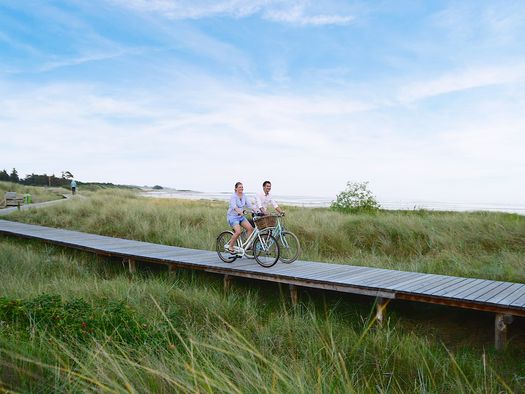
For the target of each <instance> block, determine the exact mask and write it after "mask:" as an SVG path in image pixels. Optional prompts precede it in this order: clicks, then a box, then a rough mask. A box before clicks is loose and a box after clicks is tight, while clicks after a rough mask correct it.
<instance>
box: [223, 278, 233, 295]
mask: <svg viewBox="0 0 525 394" xmlns="http://www.w3.org/2000/svg"><path fill="white" fill-rule="evenodd" d="M231 287H232V277H231V276H230V275H224V291H226V292H228V291H230V289H231Z"/></svg>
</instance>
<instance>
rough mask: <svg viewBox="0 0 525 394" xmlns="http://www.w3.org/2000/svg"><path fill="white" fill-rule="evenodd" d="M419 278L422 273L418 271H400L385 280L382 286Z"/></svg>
mask: <svg viewBox="0 0 525 394" xmlns="http://www.w3.org/2000/svg"><path fill="white" fill-rule="evenodd" d="M417 278H421V274H420V273H418V272H405V271H399V272H398V273H396V274H395V275H392V276H391V277H390V279H389V280H384V281H383V282H382V283H381V286H385V287H386V286H390V285H399V284H401V283H406V282H407V281H409V280H416V279H417Z"/></svg>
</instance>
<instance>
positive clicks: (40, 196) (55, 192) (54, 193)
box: [0, 181, 68, 203]
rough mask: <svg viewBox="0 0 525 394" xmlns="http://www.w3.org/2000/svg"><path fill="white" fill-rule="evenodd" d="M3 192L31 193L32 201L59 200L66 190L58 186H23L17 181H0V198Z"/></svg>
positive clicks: (2, 196)
mask: <svg viewBox="0 0 525 394" xmlns="http://www.w3.org/2000/svg"><path fill="white" fill-rule="evenodd" d="M5 192H17V193H19V194H26V193H29V194H31V197H32V200H33V202H34V203H37V202H44V201H51V200H59V199H61V198H62V194H64V193H67V192H68V190H66V189H64V188H60V187H52V188H44V187H35V186H24V185H21V184H19V183H12V182H3V181H0V200H1V199H3V198H4V194H5Z"/></svg>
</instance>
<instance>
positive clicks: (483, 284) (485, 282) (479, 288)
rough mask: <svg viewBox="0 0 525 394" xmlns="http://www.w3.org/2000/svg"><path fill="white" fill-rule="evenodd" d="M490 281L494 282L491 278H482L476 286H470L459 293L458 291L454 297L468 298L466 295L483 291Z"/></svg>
mask: <svg viewBox="0 0 525 394" xmlns="http://www.w3.org/2000/svg"><path fill="white" fill-rule="evenodd" d="M492 283H494V282H493V281H491V280H482V281H480V282H479V283H478V284H477V285H476V286H473V287H471V288H470V289H468V290H466V291H463V292H461V293H458V294H457V295H456V298H461V299H463V300H466V299H469V298H468V297H469V296H470V295H471V294H476V293H477V292H478V291H485V289H486V288H487V286H490V285H491V284H492Z"/></svg>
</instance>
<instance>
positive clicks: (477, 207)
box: [142, 189, 525, 215]
mask: <svg viewBox="0 0 525 394" xmlns="http://www.w3.org/2000/svg"><path fill="white" fill-rule="evenodd" d="M142 195H143V196H146V197H152V198H178V199H187V200H219V201H228V200H229V198H230V196H231V195H232V192H200V191H193V190H176V189H162V190H152V189H143V192H142ZM248 196H249V197H252V196H250V194H248ZM273 198H274V200H275V201H277V202H278V203H279V204H282V205H293V206H298V207H305V208H325V207H329V206H330V204H331V203H332V201H333V200H334V199H335V197H314V196H285V195H278V194H274V195H273ZM379 204H380V205H381V208H382V209H388V210H419V209H425V210H431V211H457V212H474V211H489V212H507V213H516V214H519V215H525V204H492V203H490V204H489V203H460V202H445V201H416V200H415V201H408V200H407V201H379Z"/></svg>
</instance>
